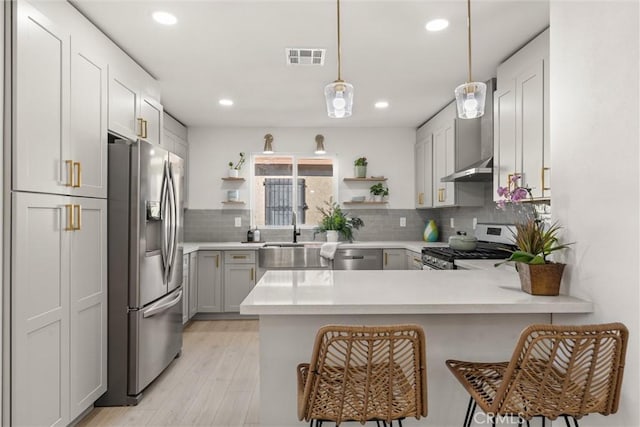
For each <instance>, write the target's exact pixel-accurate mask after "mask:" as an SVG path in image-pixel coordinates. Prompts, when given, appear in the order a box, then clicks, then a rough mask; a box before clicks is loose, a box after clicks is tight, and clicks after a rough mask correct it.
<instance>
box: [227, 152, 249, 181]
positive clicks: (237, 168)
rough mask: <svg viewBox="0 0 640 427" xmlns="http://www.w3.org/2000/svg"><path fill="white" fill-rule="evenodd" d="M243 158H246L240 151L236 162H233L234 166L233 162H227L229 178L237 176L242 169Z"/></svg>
mask: <svg viewBox="0 0 640 427" xmlns="http://www.w3.org/2000/svg"><path fill="white" fill-rule="evenodd" d="M245 160H246V157H245V155H244V153H240V159H238V162H237V163H236V164H235V166H234V165H233V162H229V177H231V178H237V177H238V175H239V174H240V169H242V166H243V165H244V162H245Z"/></svg>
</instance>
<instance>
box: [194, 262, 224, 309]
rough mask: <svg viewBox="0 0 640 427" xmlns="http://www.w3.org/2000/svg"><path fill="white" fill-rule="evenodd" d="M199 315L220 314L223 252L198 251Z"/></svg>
mask: <svg viewBox="0 0 640 427" xmlns="http://www.w3.org/2000/svg"><path fill="white" fill-rule="evenodd" d="M197 286H198V308H197V310H198V313H220V312H222V308H223V305H222V304H223V301H222V252H220V251H198V285H197Z"/></svg>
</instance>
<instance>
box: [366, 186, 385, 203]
mask: <svg viewBox="0 0 640 427" xmlns="http://www.w3.org/2000/svg"><path fill="white" fill-rule="evenodd" d="M369 192H370V193H371V195H372V196H373V198H374V200H375V201H376V202H381V201H382V200H383V199H384V197H386V196H388V195H389V187H385V186H384V185H382V183H377V184H373V185H372V186H371V187H370V188H369Z"/></svg>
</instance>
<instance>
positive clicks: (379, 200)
mask: <svg viewBox="0 0 640 427" xmlns="http://www.w3.org/2000/svg"><path fill="white" fill-rule="evenodd" d="M383 198H384V196H382V195H374V196H373V201H374V202H381V201H382V200H383Z"/></svg>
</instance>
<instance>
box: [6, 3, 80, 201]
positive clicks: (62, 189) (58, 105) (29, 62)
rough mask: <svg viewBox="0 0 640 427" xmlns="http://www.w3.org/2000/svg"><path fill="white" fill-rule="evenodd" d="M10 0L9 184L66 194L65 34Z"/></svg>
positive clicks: (68, 178)
mask: <svg viewBox="0 0 640 427" xmlns="http://www.w3.org/2000/svg"><path fill="white" fill-rule="evenodd" d="M15 4H16V5H17V30H16V52H17V53H18V54H14V55H15V57H14V58H15V67H16V68H15V79H16V80H15V81H16V83H15V88H14V89H15V98H14V102H15V105H14V109H15V110H14V111H15V114H14V120H15V134H14V137H13V150H12V152H13V188H14V190H21V191H35V192H43V193H57V194H70V193H71V186H70V185H71V174H70V172H71V171H70V168H68V167H66V166H67V164H66V163H65V162H66V161H68V160H70V157H69V156H70V153H69V144H68V140H69V40H70V34H69V33H68V32H67V31H65V30H63V29H62V28H60V27H58V26H57V25H55V24H54V23H53V22H52V21H50V20H49V19H48V18H46V17H45V16H44V15H42V14H40V13H39V12H38V11H36V10H35V9H34V8H33V7H31V6H30V5H29V4H28V3H26V2H25V1H20V2H16V3H15Z"/></svg>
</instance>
